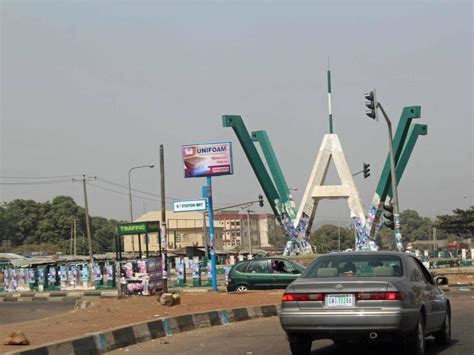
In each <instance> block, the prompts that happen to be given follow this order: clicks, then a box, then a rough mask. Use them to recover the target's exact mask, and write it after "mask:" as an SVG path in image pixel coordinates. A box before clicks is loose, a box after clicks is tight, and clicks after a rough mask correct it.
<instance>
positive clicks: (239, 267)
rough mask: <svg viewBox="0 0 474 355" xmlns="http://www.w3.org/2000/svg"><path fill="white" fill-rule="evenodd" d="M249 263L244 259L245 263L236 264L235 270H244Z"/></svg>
mask: <svg viewBox="0 0 474 355" xmlns="http://www.w3.org/2000/svg"><path fill="white" fill-rule="evenodd" d="M248 264H249V263H248V262H247V261H244V262H243V263H240V264H237V265H236V266H235V270H236V271H238V272H244V271H245V268H246V267H247V265H248Z"/></svg>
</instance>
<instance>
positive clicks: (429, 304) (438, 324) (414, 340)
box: [280, 251, 451, 355]
mask: <svg viewBox="0 0 474 355" xmlns="http://www.w3.org/2000/svg"><path fill="white" fill-rule="evenodd" d="M447 283H448V279H447V278H445V277H439V278H437V279H433V277H432V276H431V274H430V272H429V271H428V270H427V269H426V268H425V267H424V266H423V264H422V263H421V262H420V261H419V260H418V259H417V258H415V257H414V256H411V255H408V254H404V253H397V252H380V251H379V252H343V253H334V254H326V255H323V256H320V257H318V258H317V259H316V260H314V261H313V262H312V263H311V264H310V265H309V266H308V267H307V268H306V270H305V271H304V273H303V274H302V275H301V276H300V277H299V278H298V279H297V280H295V281H294V282H293V283H292V284H291V285H289V286H288V288H287V289H286V290H285V293H284V294H283V297H282V307H281V313H280V323H281V326H282V327H283V330H284V331H285V332H286V333H287V335H288V340H289V343H290V349H291V352H292V354H303V355H304V354H309V353H310V351H311V344H312V341H313V340H316V339H327V338H329V339H332V340H333V341H334V342H335V343H336V344H338V343H341V344H347V343H351V342H354V341H360V340H368V341H377V340H396V339H401V340H402V341H403V342H404V343H405V347H406V352H407V353H413V354H418V355H420V354H423V353H424V351H425V336H428V335H433V336H434V337H435V339H436V341H437V342H438V343H441V344H449V342H450V341H451V306H450V302H449V299H448V297H446V295H445V294H444V292H443V291H442V290H441V289H440V288H439V287H438V286H439V285H445V284H447Z"/></svg>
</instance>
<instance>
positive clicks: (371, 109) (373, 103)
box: [364, 89, 378, 120]
mask: <svg viewBox="0 0 474 355" xmlns="http://www.w3.org/2000/svg"><path fill="white" fill-rule="evenodd" d="M364 97H365V99H366V100H367V101H366V103H365V106H366V107H367V108H368V111H366V112H365V114H366V115H367V116H369V117H370V118H372V119H373V120H378V116H377V98H376V97H375V89H374V90H373V91H370V92H369V93H367V94H365V95H364Z"/></svg>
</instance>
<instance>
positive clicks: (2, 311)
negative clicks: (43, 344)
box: [0, 301, 76, 325]
mask: <svg viewBox="0 0 474 355" xmlns="http://www.w3.org/2000/svg"><path fill="white" fill-rule="evenodd" d="M75 303H76V301H57V302H51V301H49V302H48V301H44V302H39V301H38V302H36V301H35V302H2V303H0V325H2V324H10V323H18V322H26V321H30V320H35V319H42V318H46V317H51V316H54V315H56V314H58V313H62V312H67V311H70V310H72V309H73V308H74V305H75Z"/></svg>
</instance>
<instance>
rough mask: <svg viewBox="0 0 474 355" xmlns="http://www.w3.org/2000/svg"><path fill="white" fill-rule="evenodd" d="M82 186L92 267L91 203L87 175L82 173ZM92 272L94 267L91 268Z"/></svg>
mask: <svg viewBox="0 0 474 355" xmlns="http://www.w3.org/2000/svg"><path fill="white" fill-rule="evenodd" d="M82 188H83V190H84V206H85V209H86V232H87V243H88V244H89V259H90V263H91V267H92V262H93V261H94V254H93V252H92V238H91V227H90V224H89V205H88V203H87V188H86V176H85V175H82ZM90 272H91V274H92V269H91V270H90Z"/></svg>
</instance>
